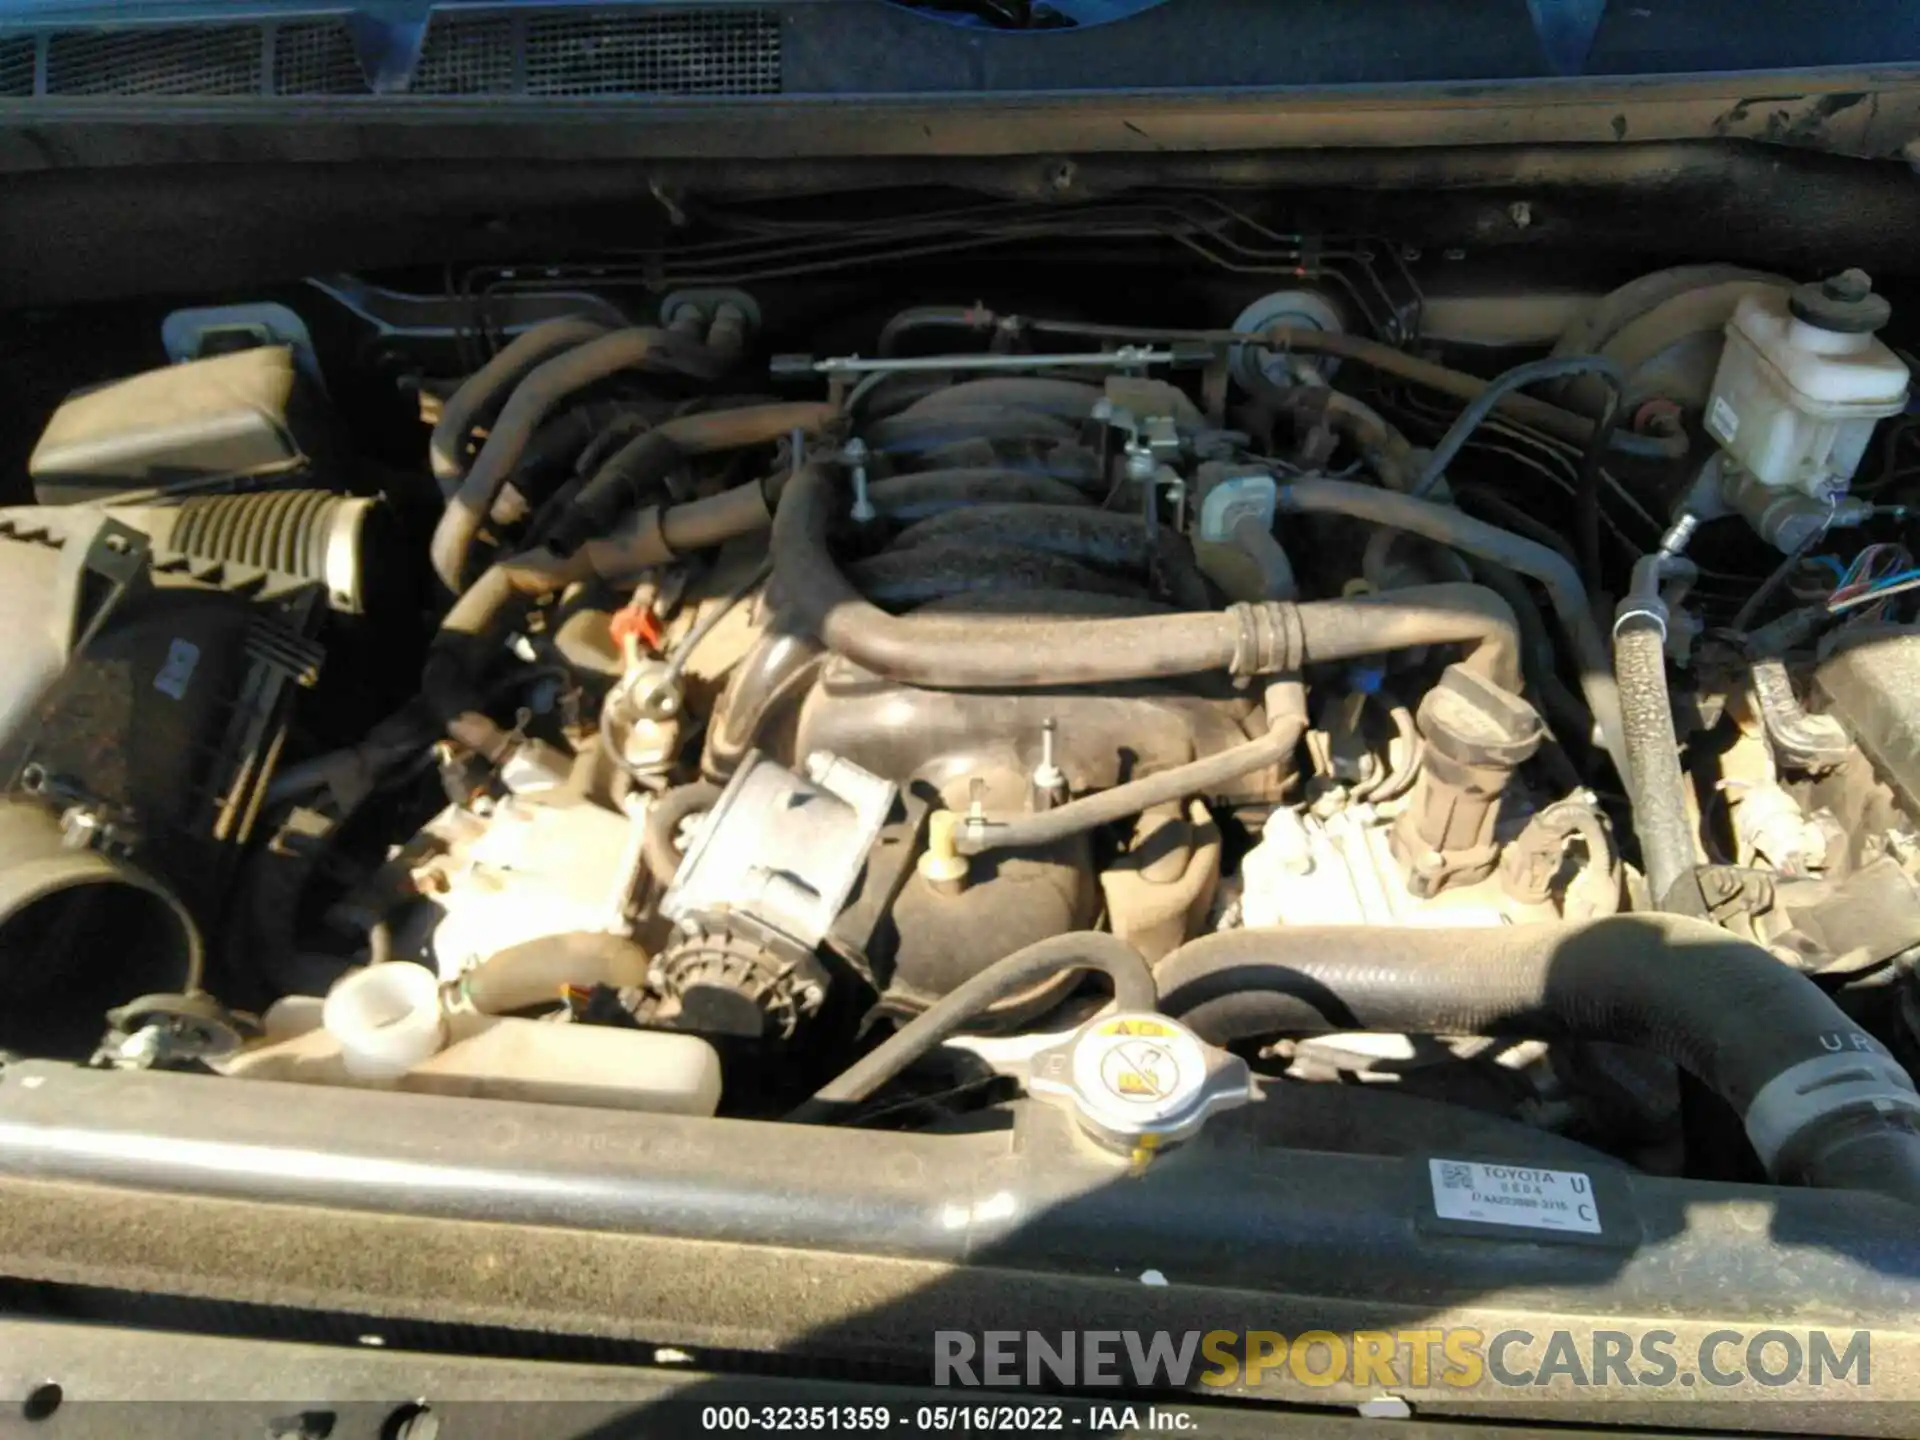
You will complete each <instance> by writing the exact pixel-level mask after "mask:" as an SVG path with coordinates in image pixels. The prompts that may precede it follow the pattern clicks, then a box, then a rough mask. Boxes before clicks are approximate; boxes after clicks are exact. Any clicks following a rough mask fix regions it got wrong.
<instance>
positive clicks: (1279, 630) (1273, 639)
mask: <svg viewBox="0 0 1920 1440" xmlns="http://www.w3.org/2000/svg"><path fill="white" fill-rule="evenodd" d="M1227 613H1228V614H1229V615H1231V616H1232V617H1233V618H1234V620H1235V621H1236V622H1237V623H1238V626H1239V633H1238V634H1237V635H1236V636H1235V637H1234V643H1233V659H1232V660H1231V661H1230V662H1228V665H1227V669H1228V670H1229V672H1230V673H1231V674H1232V675H1233V677H1234V678H1235V679H1236V680H1247V679H1251V678H1252V677H1254V676H1256V675H1285V674H1288V673H1290V672H1292V671H1295V670H1298V669H1299V668H1300V666H1301V665H1302V664H1303V663H1304V661H1305V658H1306V657H1305V651H1306V630H1305V627H1304V626H1302V625H1301V623H1300V611H1299V608H1298V607H1297V606H1295V605H1293V604H1292V603H1290V602H1289V601H1285V600H1268V601H1264V602H1262V603H1261V604H1258V605H1251V604H1247V603H1246V602H1244V601H1243V602H1241V603H1239V604H1236V605H1230V606H1228V607H1227Z"/></svg>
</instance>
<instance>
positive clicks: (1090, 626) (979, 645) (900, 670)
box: [772, 466, 1591, 690]
mask: <svg viewBox="0 0 1920 1440" xmlns="http://www.w3.org/2000/svg"><path fill="white" fill-rule="evenodd" d="M1289 488H1293V487H1289ZM1333 488H1334V489H1336V490H1338V491H1341V492H1345V491H1352V492H1355V493H1357V494H1359V495H1361V496H1374V495H1380V494H1381V493H1382V492H1379V491H1375V490H1372V489H1369V488H1368V487H1366V486H1361V485H1352V486H1335V487H1333ZM1282 493H1286V492H1284V491H1283V492H1282ZM1387 498H1390V499H1397V500H1400V501H1401V502H1402V503H1403V504H1410V505H1412V506H1413V508H1414V510H1415V511H1416V512H1424V511H1435V512H1437V513H1438V514H1440V515H1441V516H1443V517H1449V520H1450V523H1454V524H1457V525H1476V524H1478V522H1476V521H1471V520H1469V519H1468V518H1467V517H1466V516H1464V515H1461V514H1460V513H1459V512H1458V511H1456V510H1452V509H1450V508H1448V507H1443V506H1436V505H1429V504H1425V503H1423V502H1421V501H1406V500H1405V498H1404V497H1400V496H1389V497H1387ZM833 510H834V488H833V481H832V479H831V477H830V476H829V475H828V474H827V473H826V471H825V470H824V469H822V468H820V467H818V466H809V467H807V468H805V469H803V470H802V471H801V472H800V473H799V474H798V475H796V476H794V478H793V480H792V481H791V482H790V483H789V484H788V485H787V488H786V490H785V492H784V493H783V494H782V495H781V497H780V506H779V509H778V510H777V511H776V512H775V514H774V521H773V539H772V551H773V560H774V576H775V580H776V582H777V585H778V588H779V594H780V601H781V603H782V605H783V606H785V607H786V610H787V621H788V624H789V625H790V626H794V625H797V628H798V632H799V633H804V634H811V635H814V636H817V637H818V638H819V640H820V641H821V643H822V644H824V645H825V646H826V648H827V649H829V650H831V651H833V652H834V653H835V654H837V655H842V656H844V657H846V658H847V659H849V660H852V661H854V662H855V663H856V664H858V665H860V666H861V667H863V668H864V669H867V670H871V671H873V672H874V673H875V674H877V675H880V676H882V677H884V678H886V679H889V680H895V681H900V682H903V683H906V684H911V685H922V686H926V687H927V688H930V689H935V690H972V689H998V688H1022V689H1026V688H1039V687H1051V686H1057V685H1089V684H1101V683H1111V682H1116V681H1123V680H1146V679H1165V678H1169V677H1172V676H1180V675H1198V674H1204V673H1205V672H1207V671H1210V670H1229V671H1232V672H1233V673H1235V674H1240V675H1255V674H1277V673H1280V672H1282V671H1287V670H1292V669H1296V668H1298V666H1299V665H1300V664H1302V663H1304V662H1307V661H1312V660H1315V659H1324V660H1336V659H1351V658H1353V657H1354V656H1357V655H1371V654H1378V653H1380V652H1381V651H1382V650H1390V649H1395V648H1399V647H1400V646H1403V645H1411V644H1423V643H1424V644H1444V643H1447V642H1449V641H1469V642H1472V643H1474V644H1475V645H1476V652H1477V650H1478V649H1479V648H1485V647H1488V646H1490V647H1491V648H1490V649H1488V655H1489V656H1493V655H1504V656H1505V659H1504V660H1502V661H1500V662H1499V663H1498V664H1497V666H1495V662H1494V661H1493V660H1491V659H1486V660H1484V661H1475V662H1470V663H1485V664H1488V665H1489V666H1495V668H1493V669H1490V670H1489V672H1488V673H1489V678H1491V679H1494V680H1495V682H1496V683H1498V684H1501V685H1502V686H1503V687H1504V688H1508V689H1517V688H1518V680H1517V677H1518V673H1519V670H1518V663H1519V662H1518V653H1519V650H1518V638H1517V630H1516V627H1515V625H1514V621H1513V616H1512V613H1511V612H1510V611H1508V610H1507V608H1506V606H1505V605H1504V604H1503V603H1502V602H1501V601H1500V600H1499V598H1498V597H1497V596H1494V595H1492V594H1491V593H1490V592H1488V591H1486V590H1483V589H1481V588H1479V587H1477V586H1462V587H1436V589H1435V590H1434V591H1432V592H1400V593H1398V594H1395V595H1386V596H1365V597H1354V598H1350V599H1341V600H1318V601H1311V602H1308V603H1306V604H1302V605H1291V604H1285V603H1280V602H1272V603H1266V604H1260V605H1237V606H1234V607H1232V608H1231V609H1228V610H1224V611H1196V612H1192V613H1186V614H1170V615H1146V616H1138V617H1129V618H1125V619H1047V618H1041V617H1036V616H1022V617H1019V618H1017V619H998V618H988V617H985V616H968V617H965V618H962V617H958V616H947V615H913V616H895V615H889V614H887V612H886V611H884V610H882V609H880V608H879V607H878V606H876V605H872V604H870V603H868V601H867V600H866V599H865V598H864V597H863V596H861V595H860V593H859V592H858V590H857V589H856V588H855V587H854V585H853V584H852V582H850V581H849V580H848V578H847V577H846V576H845V575H844V574H842V573H841V571H840V568H839V566H838V565H836V564H835V563H834V560H833V556H832V554H831V553H830V552H829V550H828V548H827V529H828V525H829V523H830V521H831V519H832V515H833ZM1481 528H1482V529H1485V530H1489V531H1492V527H1491V526H1482V527H1481ZM1492 533H1494V534H1496V535H1498V534H1501V533H1503V532H1500V531H1492ZM1506 538H1507V539H1508V540H1509V541H1513V542H1514V543H1515V544H1520V543H1523V542H1520V541H1518V540H1517V539H1515V537H1513V536H1507V537H1506ZM1531 548H1535V549H1537V548H1538V547H1531ZM1554 558H1555V559H1556V560H1557V559H1558V557H1554ZM1561 563H1562V564H1564V562H1561ZM1572 584H1573V586H1574V588H1575V590H1576V591H1577V590H1578V588H1579V579H1578V577H1577V576H1574V577H1572ZM1422 595H1427V596H1428V598H1429V599H1431V600H1432V601H1433V603H1432V604H1423V603H1422V598H1421V597H1422ZM1588 623H1589V624H1591V621H1589V622H1588ZM1436 627H1437V628H1436ZM1463 627H1464V628H1463Z"/></svg>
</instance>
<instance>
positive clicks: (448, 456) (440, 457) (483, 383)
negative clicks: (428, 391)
mask: <svg viewBox="0 0 1920 1440" xmlns="http://www.w3.org/2000/svg"><path fill="white" fill-rule="evenodd" d="M606 333H607V327H606V326H604V325H602V324H600V323H599V322H598V321H594V320H588V319H586V318H584V317H582V316H574V315H570V316H566V317H563V318H561V319H558V320H548V321H546V322H545V323H544V324H540V325H535V326H534V327H533V328H532V329H531V330H528V331H527V332H526V333H525V334H523V335H519V336H517V337H515V338H514V339H513V340H512V341H510V342H509V343H508V344H507V345H505V346H504V347H502V349H501V351H500V353H499V354H497V355H495V356H494V357H493V358H492V359H491V360H489V361H488V362H487V363H486V364H485V365H482V366H481V367H480V368H479V369H478V370H476V371H474V372H473V374H471V375H469V376H468V377H467V378H466V379H465V380H463V381H462V382H461V383H460V388H459V389H457V390H455V391H454V392H453V394H451V395H450V396H448V397H447V399H446V400H445V402H444V403H442V405H441V406H440V419H439V421H438V423H436V424H435V425H434V427H433V437H432V439H430V440H429V441H428V442H427V458H428V461H429V463H430V464H431V465H432V467H433V478H434V479H435V480H437V481H438V482H439V484H440V492H441V494H442V495H444V496H446V497H447V498H449V499H451V498H452V496H453V492H454V491H455V490H457V489H459V488H460V479H461V477H462V476H463V475H465V474H466V473H467V460H466V454H465V450H466V446H467V437H468V436H469V435H471V434H472V433H473V427H474V426H475V425H478V424H480V423H482V422H483V421H487V420H491V419H492V418H493V417H494V415H495V414H496V413H497V412H498V411H499V409H500V407H501V406H502V405H503V404H505V403H506V399H507V397H508V396H509V395H511V394H512V393H513V391H514V389H515V387H517V386H518V385H519V384H520V382H521V381H522V380H525V379H526V378H527V377H528V376H529V375H531V374H532V373H533V372H534V371H535V370H537V369H539V368H540V366H542V365H544V364H545V363H546V362H547V361H549V360H551V359H553V358H554V356H556V355H560V354H564V353H565V352H566V351H568V350H573V349H577V348H578V347H579V346H581V345H584V344H586V342H587V341H589V340H597V339H599V338H600V337H601V336H602V335H604V334H606Z"/></svg>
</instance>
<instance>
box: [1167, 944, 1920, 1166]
mask: <svg viewBox="0 0 1920 1440" xmlns="http://www.w3.org/2000/svg"><path fill="white" fill-rule="evenodd" d="M1154 979H1155V983H1156V986H1157V989H1158V991H1159V996H1160V1008H1161V1009H1162V1010H1163V1011H1164V1012H1165V1013H1167V1014H1169V1015H1172V1016H1175V1017H1176V1018H1178V1019H1180V1020H1182V1021H1184V1022H1185V1023H1186V1024H1187V1025H1189V1026H1191V1027H1192V1028H1193V1030H1194V1031H1195V1032H1196V1033H1197V1034H1199V1035H1200V1036H1201V1037H1202V1038H1203V1039H1206V1040H1209V1041H1211V1042H1213V1043H1214V1044H1218V1045H1226V1044H1229V1043H1232V1042H1234V1041H1240V1040H1248V1039H1252V1038H1255V1037H1258V1036H1266V1035H1274V1034H1281V1033H1287V1032H1292V1033H1314V1032H1322V1031H1328V1030H1380V1031H1390V1032H1401V1033H1413V1034H1426V1035H1494V1036H1510V1037H1516V1038H1527V1039H1541V1040H1553V1039H1566V1040H1589V1041H1605V1042H1608V1043H1611V1044H1619V1045H1630V1046H1633V1047H1635V1048H1637V1049H1641V1050H1648V1051H1651V1052H1653V1053H1654V1054H1657V1055H1663V1056H1665V1057H1666V1058H1667V1059H1669V1060H1671V1061H1673V1063H1674V1064H1676V1065H1678V1066H1680V1067H1681V1068H1682V1069H1684V1070H1686V1071H1688V1072H1689V1073H1691V1074H1693V1075H1694V1076H1696V1077H1698V1078H1699V1080H1700V1081H1701V1082H1702V1083H1703V1084H1705V1085H1706V1086H1707V1087H1708V1088H1710V1089H1711V1090H1713V1091H1714V1092H1715V1093H1716V1094H1718V1095H1720V1096H1721V1097H1722V1098H1724V1099H1725V1100H1726V1101H1727V1102H1728V1103H1729V1104H1731V1105H1732V1106H1733V1108H1734V1109H1735V1110H1736V1111H1737V1112H1739V1114H1740V1116H1741V1118H1742V1120H1743V1122H1744V1124H1745V1126H1746V1131H1747V1136H1748V1138H1749V1139H1750V1140H1751V1141H1752V1142H1753V1146H1754V1149H1755V1151H1757V1152H1758V1154H1759V1156H1760V1159H1761V1161H1762V1162H1763V1163H1764V1164H1765V1166H1766V1168H1767V1172H1768V1174H1770V1175H1771V1176H1773V1178H1774V1179H1775V1180H1778V1181H1781V1182H1783V1183H1792V1184H1805V1185H1816V1186H1827V1187H1832V1188H1841V1189H1862V1190H1872V1191H1877V1192H1879V1193H1881V1194H1885V1195H1891V1196H1894V1197H1896V1198H1898V1199H1902V1200H1906V1201H1909V1202H1911V1203H1915V1204H1920V1095H1916V1094H1915V1092H1914V1086H1913V1081H1912V1080H1911V1079H1910V1078H1909V1077H1908V1075H1907V1073H1906V1071H1905V1070H1903V1069H1902V1068H1901V1067H1900V1065H1899V1063H1898V1062H1897V1061H1896V1060H1894V1059H1893V1057H1892V1056H1890V1055H1889V1054H1888V1053H1887V1052H1886V1050H1885V1049H1884V1048H1882V1047H1881V1045H1880V1044H1879V1042H1878V1041H1876V1040H1874V1039H1873V1038H1872V1037H1871V1036H1869V1035H1867V1034H1865V1033H1864V1032H1862V1031H1861V1030H1860V1029H1859V1027H1858V1026H1856V1025H1855V1024H1854V1023H1853V1021H1852V1020H1850V1019H1849V1018H1848V1017H1847V1015H1846V1013H1845V1012H1844V1011H1842V1010H1841V1009H1840V1007H1839V1006H1838V1005H1836V1004H1835V1003H1834V1002H1833V1001H1832V1000H1831V999H1829V998H1828V997H1827V995H1826V994H1825V992H1823V991H1822V990H1821V989H1820V988H1819V987H1818V986H1816V985H1815V984H1814V983H1813V982H1812V981H1811V980H1809V979H1807V978H1806V977H1805V976H1804V975H1802V974H1800V973H1799V972H1798V971H1796V970H1793V969H1791V968H1790V967H1788V966H1786V965H1783V964H1781V963H1780V962H1779V961H1778V960H1776V959H1775V958H1774V957H1773V956H1771V955H1769V954H1768V953H1767V952H1766V951H1764V950H1762V949H1760V948H1759V947H1758V946H1755V945H1751V944H1749V943H1747V942H1746V941H1744V940H1740V939H1738V938H1736V937H1735V936H1733V935H1730V934H1728V933H1727V932H1726V931H1724V930H1721V929H1719V928H1718V927H1717V926H1713V925H1709V924H1706V923H1704V922H1702V921H1698V920H1690V919H1685V918H1682V917H1680V916H1675V915H1654V914H1643V915H1620V916H1614V917H1612V918H1609V919H1605V920H1599V921H1595V922H1593V923H1591V924H1587V925H1529V926H1515V927H1512V928H1508V929H1484V930H1481V929H1475V930H1465V929H1457V930H1428V929H1416V928H1410V927H1369V928H1364V929H1361V928H1353V927H1313V926H1302V927H1286V928H1279V929H1256V930H1228V931H1222V932H1221V933H1219V934H1216V935H1209V936H1206V937H1205V938H1203V939H1200V940H1195V941H1193V942H1191V943H1190V944H1187V945H1184V946H1182V947H1181V948H1180V949H1178V950H1176V951H1175V952H1174V953H1173V954H1171V955H1169V956H1168V957H1167V958H1166V959H1165V960H1163V961H1162V962H1161V963H1160V964H1159V965H1158V966H1157V967H1155V971H1154Z"/></svg>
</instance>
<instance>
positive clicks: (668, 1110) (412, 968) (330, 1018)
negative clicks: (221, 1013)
mask: <svg viewBox="0 0 1920 1440" xmlns="http://www.w3.org/2000/svg"><path fill="white" fill-rule="evenodd" d="M438 989H439V983H438V981H437V980H436V979H435V978H434V975H433V972H432V971H430V970H428V969H426V968H425V967H424V966H421V965H414V964H410V963H408V962H406V961H390V962H388V963H386V964H383V965H374V966H370V967H368V968H367V969H365V970H360V971H356V972H355V973H354V974H352V975H349V976H348V977H347V978H346V979H344V980H343V981H341V983H340V984H339V985H336V986H335V987H334V990H333V993H332V994H330V995H329V996H328V997H327V1002H326V1005H325V1007H324V1009H323V1014H322V1015H315V1014H313V1013H312V1012H313V1010H314V1008H315V1007H314V1006H313V1005H312V1004H311V1002H306V1003H305V1004H303V1005H302V1006H301V1007H300V1009H301V1013H300V1016H299V1017H298V1018H297V1019H296V1018H294V1017H291V1016H286V1015H282V1016H279V1017H278V1018H279V1021H280V1023H275V1012H277V1011H280V1010H281V1009H282V1008H283V1007H284V1006H285V1005H286V1002H284V1001H283V1002H281V1005H279V1006H276V1007H275V1011H270V1012H269V1018H268V1022H267V1025H266V1030H267V1034H268V1035H269V1036H270V1037H275V1038H271V1039H269V1040H268V1041H267V1043H265V1044H261V1045H256V1046H253V1047H251V1048H249V1049H246V1050H242V1051H240V1052H238V1053H237V1054H235V1055H232V1056H229V1057H226V1058H225V1059H223V1060H221V1061H220V1062H219V1063H218V1064H217V1065H216V1066H215V1067H214V1068H216V1069H218V1070H219V1071H220V1073H222V1074H224V1075H229V1076H234V1077H244V1078H247V1079H253V1080H282V1081H294V1082H297V1083H302V1084H309V1085H353V1086H371V1087H377V1088H382V1089H394V1090H410V1091H413V1092H415V1093H418V1094H426V1095H465V1096H472V1097H476V1098H481V1099H491V1100H525V1101H530V1102H532V1103H535V1104H545V1105H586V1106H595V1107H599V1108H603V1109H614V1110H650V1111H654V1112H656V1113H660V1114H668V1115H711V1114H713V1113H714V1111H715V1110H716V1109H718V1108H719V1104H720V1082H721V1074H720V1057H719V1055H718V1053H716V1052H715V1050H714V1048H713V1047H712V1046H711V1045H709V1044H708V1043H707V1042H706V1041H705V1040H702V1039H701V1038H700V1037H699V1036H697V1035H682V1034H675V1033H670V1032H667V1031H658V1030H625V1029H618V1028H614V1027H611V1026H600V1025H563V1024H555V1023H552V1022H550V1021H545V1020H522V1019H518V1018H516V1017H513V1016H500V1015H481V1014H478V1013H476V1012H474V1011H472V1010H464V1009H454V1010H446V1009H444V1008H443V1007H442V1006H441V1004H440V1000H439V995H438ZM316 1019H320V1020H321V1021H322V1023H321V1024H319V1025H317V1026H315V1025H314V1024H313V1022H314V1021H315V1020H316ZM302 1023H304V1024H305V1025H308V1026H312V1027H313V1028H310V1029H304V1030H302V1029H300V1028H299V1026H300V1025H301V1024H302Z"/></svg>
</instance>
